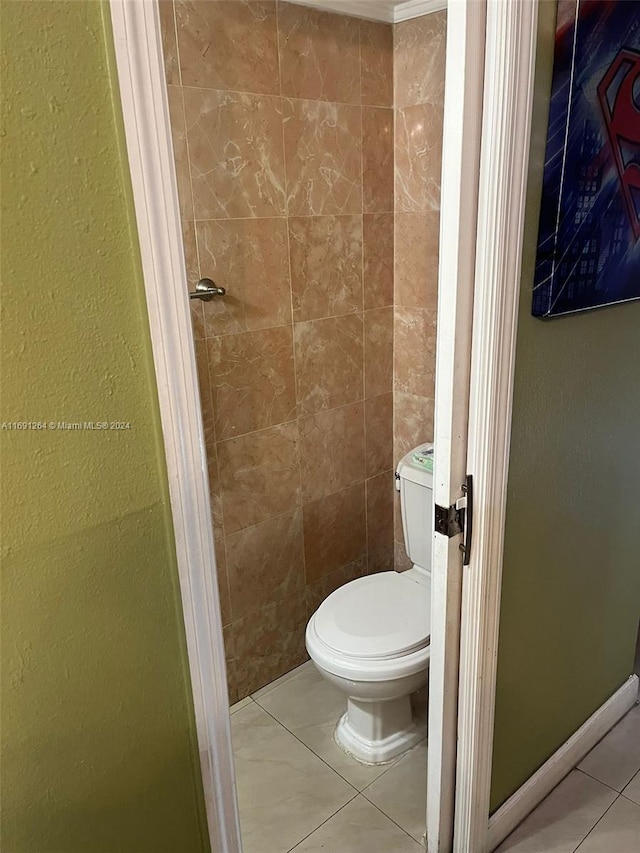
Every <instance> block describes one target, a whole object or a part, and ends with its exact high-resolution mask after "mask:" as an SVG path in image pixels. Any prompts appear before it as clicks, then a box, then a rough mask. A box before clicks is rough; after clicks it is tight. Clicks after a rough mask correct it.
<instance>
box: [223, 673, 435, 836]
mask: <svg viewBox="0 0 640 853" xmlns="http://www.w3.org/2000/svg"><path fill="white" fill-rule="evenodd" d="M345 707H346V700H345V697H344V696H343V695H342V694H341V693H339V692H338V691H337V690H336V689H335V688H334V687H332V686H331V685H330V684H329V683H328V682H327V681H326V680H325V679H324V678H322V677H321V676H320V675H319V674H318V672H317V670H316V669H315V667H314V666H313V664H312V663H310V662H309V663H306V664H303V665H302V666H301V667H298V669H295V670H293V672H290V673H288V674H287V675H284V676H283V677H282V678H280V679H278V680H277V681H274V682H273V683H272V684H268V685H267V686H266V687H263V688H262V690H258V692H257V693H254V694H253V695H252V696H251V697H250V698H248V699H243V700H242V701H241V702H238V704H237V705H234V706H233V707H232V708H231V729H232V735H233V747H234V755H235V762H236V780H237V786H238V801H239V806H240V822H241V825H242V840H243V846H244V853H289V851H290V850H295V851H296V853H315V851H319V850H322V851H324V853H332V852H333V853H420V851H421V850H422V851H424V847H423V846H422V844H421V840H422V835H423V834H424V831H425V811H426V798H427V760H426V759H427V746H426V741H423V742H422V743H420V744H418V746H416V747H415V748H414V749H412V750H411V751H410V752H408V753H406V754H405V755H404V756H402V757H401V758H400V759H399V760H397V761H395V762H392V763H390V764H386V765H383V766H378V767H367V766H365V765H363V764H359V763H358V762H357V761H355V760H354V759H353V758H350V757H349V756H348V755H346V754H345V753H344V752H342V750H340V749H339V748H338V747H337V746H336V744H335V743H334V740H333V729H334V727H335V724H336V722H337V721H338V718H339V717H340V715H341V714H342V712H343V711H344V708H345Z"/></svg>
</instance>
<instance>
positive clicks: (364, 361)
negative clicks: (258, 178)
mask: <svg viewBox="0 0 640 853" xmlns="http://www.w3.org/2000/svg"><path fill="white" fill-rule="evenodd" d="M358 87H359V92H358V94H359V96H360V228H361V232H360V233H361V235H362V238H361V240H360V282H361V291H360V292H361V294H362V397H363V404H362V443H363V451H364V465H363V475H364V553H365V574H367V575H368V574H369V489H368V487H367V444H368V442H367V403H366V399H367V356H366V352H367V321H366V316H365V307H364V305H365V298H364V290H365V281H364V107H363V106H362V21H361V20H358Z"/></svg>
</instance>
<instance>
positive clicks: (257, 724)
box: [231, 663, 640, 853]
mask: <svg viewBox="0 0 640 853" xmlns="http://www.w3.org/2000/svg"><path fill="white" fill-rule="evenodd" d="M344 707H345V699H344V697H343V696H342V694H340V693H339V692H338V691H337V690H336V689H335V688H334V687H332V686H331V685H330V684H329V683H328V682H327V681H325V680H324V679H323V678H321V677H320V675H318V673H317V672H316V670H315V668H314V667H313V664H311V663H306V664H303V666H301V667H298V669H295V670H293V672H290V673H288V674H287V675H285V676H283V677H282V678H280V679H278V680H277V681H274V682H273V683H272V684H269V685H267V686H266V687H264V688H263V689H262V690H259V691H258V692H257V693H254V694H253V695H252V696H251V697H249V698H247V699H243V700H242V701H241V702H238V704H237V705H234V706H233V707H232V709H231V715H232V716H231V727H232V733H233V744H234V754H235V761H236V777H237V786H238V800H239V805H240V821H241V824H242V837H243V843H244V853H289V851H296V853H315V851H324V853H419V851H420V850H424V847H423V846H422V837H423V834H424V831H425V811H426V794H427V781H426V766H427V762H426V757H427V742H426V741H423V742H422V743H420V744H418V746H416V747H415V748H414V749H412V750H411V751H410V752H408V753H406V754H405V755H404V756H402V757H401V758H400V759H398V760H397V761H395V762H392V763H391V764H388V765H384V766H382V767H365V766H364V765H361V764H359V763H358V762H356V761H354V760H353V759H351V758H350V757H349V756H347V755H345V754H344V753H343V752H342V751H341V750H340V749H339V748H338V747H337V746H336V745H335V743H334V741H333V728H334V726H335V723H336V722H337V720H338V718H339V716H340V714H341V713H342V711H343V709H344ZM498 850H499V853H507V851H509V853H574V851H578V853H640V706H635V707H634V709H633V710H631V711H630V712H629V713H628V714H627V715H626V716H625V717H624V718H623V719H622V720H621V721H620V722H619V723H618V725H617V726H616V727H615V728H614V729H612V731H611V732H610V733H609V734H608V735H607V736H606V737H605V738H604V739H603V740H602V741H601V742H600V743H599V744H598V745H597V746H596V747H594V749H593V750H592V751H591V752H590V753H589V755H587V756H586V758H585V759H584V760H583V761H582V762H581V764H580V765H579V767H578V768H577V769H575V770H573V771H572V772H571V773H570V774H569V776H567V777H566V779H564V781H563V782H561V783H560V785H558V787H557V788H556V789H555V790H554V791H552V792H551V794H549V796H548V797H547V798H546V799H545V800H544V801H543V802H542V803H541V804H540V805H539V806H538V808H537V809H536V810H535V811H534V812H533V813H532V814H531V815H529V817H528V818H527V819H526V820H525V821H524V822H523V823H522V824H521V825H520V826H519V827H518V828H517V829H516V830H515V832H513V833H512V834H511V835H510V836H509V838H507V839H506V841H504V842H503V843H502V845H501V846H500V847H499V848H498Z"/></svg>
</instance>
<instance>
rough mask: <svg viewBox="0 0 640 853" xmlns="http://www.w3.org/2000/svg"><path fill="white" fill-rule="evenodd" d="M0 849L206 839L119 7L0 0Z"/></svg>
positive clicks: (64, 852)
mask: <svg viewBox="0 0 640 853" xmlns="http://www.w3.org/2000/svg"><path fill="white" fill-rule="evenodd" d="M1 11H2V47H3V56H2V90H3V100H4V104H3V122H2V130H1V141H2V148H3V151H2V205H3V209H2V281H3V285H2V308H3V321H2V324H3V325H2V386H1V388H2V398H1V414H0V420H1V421H2V422H5V423H6V422H13V421H42V422H44V423H47V422H49V421H53V422H58V421H67V422H72V421H79V422H84V421H94V422H98V421H106V422H109V421H116V420H119V421H128V422H130V424H131V427H130V429H128V430H123V431H63V430H50V429H47V430H40V431H35V430H31V431H28V430H26V431H9V430H6V429H5V430H2V431H1V432H0V440H1V452H2V457H1V460H2V540H3V541H2V664H3V665H2V696H1V698H2V708H1V711H2V746H3V759H2V841H1V845H0V846H1V848H2V850H5V851H7V853H9V851H10V853H54V851H55V853H98V851H104V853H116V851H127V853H128V852H129V851H136V853H145V851H149V853H160V851H171V853H192V851H203V850H207V849H208V844H207V842H206V840H205V838H206V830H205V823H204V817H203V815H204V812H203V801H202V790H201V782H200V771H199V764H198V753H197V746H196V742H195V729H194V718H193V709H192V706H191V698H190V687H189V682H188V669H187V661H186V652H185V640H184V627H183V624H182V615H181V610H180V606H179V590H178V584H177V571H176V565H175V551H174V546H173V541H172V537H171V527H170V523H169V514H168V500H167V486H166V473H165V470H164V463H163V455H162V445H161V436H160V430H159V418H158V410H157V400H156V392H155V385H154V379H153V367H152V361H151V352H150V342H149V333H148V328H147V320H146V311H145V305H144V292H143V285H142V278H141V272H140V264H139V257H138V249H137V246H136V237H135V229H134V225H133V219H132V213H131V211H132V208H131V200H130V188H129V185H128V177H127V173H126V171H123V166H124V164H125V152H124V146H123V137H122V130H121V126H120V123H121V117H120V113H119V106H117V104H118V98H117V94H116V97H115V104H116V108H115V110H114V100H113V95H114V91H117V90H114V87H115V86H116V83H115V80H116V77H115V69H114V67H113V60H112V45H111V42H110V39H111V35H110V24H109V21H108V11H107V8H106V6H105V5H103V4H101V3H99V2H92V0H89V2H85V1H84V0H71V1H70V2H63V0H53V2H51V1H50V0H48V1H47V2H15V1H14V2H4V3H2V10H1Z"/></svg>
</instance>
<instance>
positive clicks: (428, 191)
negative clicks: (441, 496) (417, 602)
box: [393, 12, 447, 571]
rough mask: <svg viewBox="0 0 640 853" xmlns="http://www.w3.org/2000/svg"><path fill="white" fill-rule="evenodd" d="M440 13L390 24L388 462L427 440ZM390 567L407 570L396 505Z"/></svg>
mask: <svg viewBox="0 0 640 853" xmlns="http://www.w3.org/2000/svg"><path fill="white" fill-rule="evenodd" d="M446 22H447V13H446V12H435V13H433V14H431V15H425V16H424V17H421V18H415V19H413V20H410V21H404V22H403V23H400V24H396V25H395V27H394V56H393V64H394V105H395V268H394V308H393V314H394V365H393V405H394V424H393V432H394V436H393V445H394V448H393V458H394V464H397V463H398V461H399V460H400V459H401V458H402V456H403V455H404V454H405V453H406V452H407V451H408V450H410V449H411V448H412V447H415V446H416V445H417V444H421V443H422V442H424V441H432V440H433V411H434V394H435V354H436V314H437V299H438V233H439V227H440V170H441V162H442V120H443V113H444V69H445V41H446ZM394 516H395V520H394V529H395V567H396V569H397V570H398V571H402V570H404V569H406V568H409V567H410V563H409V560H408V558H407V555H406V552H405V549H404V543H403V535H402V520H401V515H400V501H399V498H398V496H397V495H396V498H395V504H394Z"/></svg>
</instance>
